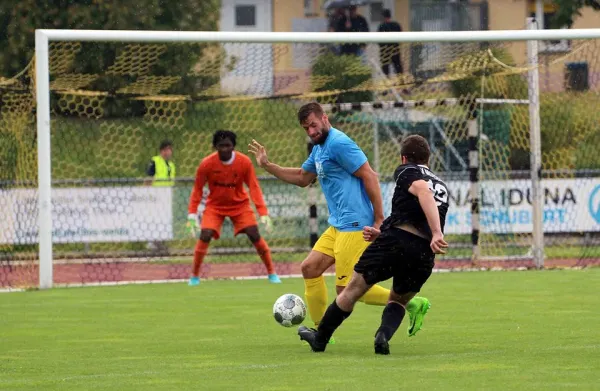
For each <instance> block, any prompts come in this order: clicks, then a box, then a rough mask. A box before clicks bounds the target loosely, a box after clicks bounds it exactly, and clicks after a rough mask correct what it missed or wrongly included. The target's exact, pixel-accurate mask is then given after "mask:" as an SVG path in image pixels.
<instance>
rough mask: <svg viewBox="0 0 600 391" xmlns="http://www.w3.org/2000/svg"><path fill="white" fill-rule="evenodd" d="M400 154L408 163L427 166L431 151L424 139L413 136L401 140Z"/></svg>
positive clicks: (416, 135)
mask: <svg viewBox="0 0 600 391" xmlns="http://www.w3.org/2000/svg"><path fill="white" fill-rule="evenodd" d="M400 154H401V155H402V156H405V157H406V159H407V160H408V162H409V163H414V164H428V163H429V156H430V155H431V150H430V149H429V144H428V143H427V140H425V137H423V136H419V135H418V134H413V135H411V136H408V137H406V138H404V139H403V140H402V144H401V146H400Z"/></svg>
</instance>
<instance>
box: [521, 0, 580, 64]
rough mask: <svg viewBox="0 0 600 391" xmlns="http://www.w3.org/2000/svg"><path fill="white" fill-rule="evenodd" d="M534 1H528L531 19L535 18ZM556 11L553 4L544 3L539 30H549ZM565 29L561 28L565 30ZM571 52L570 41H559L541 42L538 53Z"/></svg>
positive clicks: (555, 6)
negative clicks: (542, 21)
mask: <svg viewBox="0 0 600 391" xmlns="http://www.w3.org/2000/svg"><path fill="white" fill-rule="evenodd" d="M535 3H536V1H535V0H529V1H528V7H529V16H530V17H532V18H535V17H536V4H535ZM557 10H558V6H557V5H556V4H554V3H550V2H548V1H544V25H543V26H538V28H539V29H544V30H547V29H550V28H551V27H550V20H551V18H552V17H553V16H554V14H555V13H556V11H557ZM566 28H567V27H566V26H565V27H563V29H566ZM570 50H571V41H570V40H567V39H563V40H559V41H542V42H540V52H541V53H544V52H545V53H557V52H558V53H560V52H568V51H570Z"/></svg>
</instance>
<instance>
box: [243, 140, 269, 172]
mask: <svg viewBox="0 0 600 391" xmlns="http://www.w3.org/2000/svg"><path fill="white" fill-rule="evenodd" d="M248 152H250V153H252V154H254V157H255V158H256V164H258V166H259V167H264V166H265V165H266V164H267V163H269V159H268V157H267V150H266V149H265V147H263V146H262V145H260V144H259V143H258V141H256V140H254V139H252V142H251V143H250V144H248Z"/></svg>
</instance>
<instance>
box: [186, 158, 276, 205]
mask: <svg viewBox="0 0 600 391" xmlns="http://www.w3.org/2000/svg"><path fill="white" fill-rule="evenodd" d="M206 183H208V190H209V194H208V198H207V200H206V207H207V208H209V207H210V208H215V209H216V210H217V211H219V212H220V213H222V214H225V215H235V214H237V213H238V212H239V211H242V210H243V209H245V208H249V207H250V199H249V198H248V193H247V192H246V189H245V188H244V183H245V184H246V185H248V188H249V189H250V196H251V197H252V201H253V202H254V205H256V211H257V212H258V214H259V215H260V216H265V215H267V214H268V210H267V206H266V204H265V200H264V198H263V194H262V191H261V189H260V185H259V184H258V179H257V178H256V173H255V171H254V166H253V165H252V161H251V160H250V158H249V157H248V156H246V155H244V154H243V153H241V152H238V151H235V158H234V160H233V162H232V163H231V164H223V162H222V161H221V160H220V159H219V154H218V153H217V152H214V153H212V154H210V155H208V156H207V157H205V158H204V159H202V161H201V162H200V165H199V166H198V169H197V170H196V181H195V183H194V187H193V189H192V195H191V197H190V204H189V208H188V212H189V213H196V212H197V210H198V205H199V204H200V202H201V201H202V194H203V190H204V185H205V184H206Z"/></svg>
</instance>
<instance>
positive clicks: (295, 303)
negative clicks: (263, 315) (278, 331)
mask: <svg viewBox="0 0 600 391" xmlns="http://www.w3.org/2000/svg"><path fill="white" fill-rule="evenodd" d="M273 316H274V317H275V320H276V321H277V323H279V324H280V325H282V326H284V327H292V326H295V325H298V324H300V323H302V321H304V318H306V305H305V304H304V301H303V300H302V299H301V298H300V296H298V295H294V294H292V293H287V294H285V295H283V296H281V297H280V298H279V299H277V301H276V302H275V304H274V305H273Z"/></svg>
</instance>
